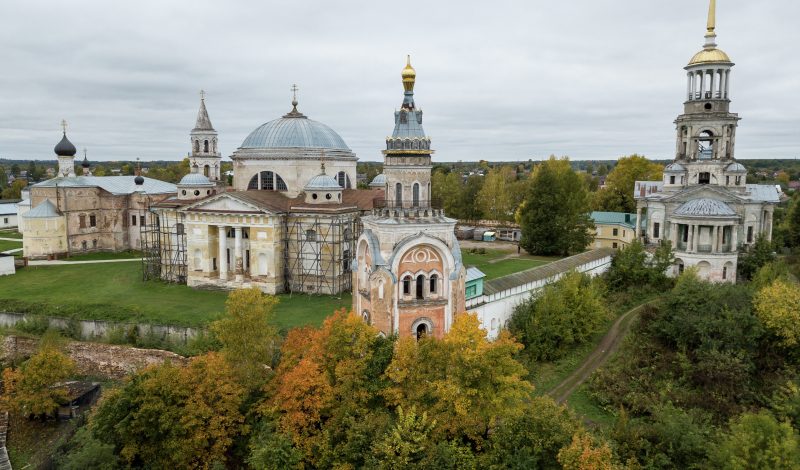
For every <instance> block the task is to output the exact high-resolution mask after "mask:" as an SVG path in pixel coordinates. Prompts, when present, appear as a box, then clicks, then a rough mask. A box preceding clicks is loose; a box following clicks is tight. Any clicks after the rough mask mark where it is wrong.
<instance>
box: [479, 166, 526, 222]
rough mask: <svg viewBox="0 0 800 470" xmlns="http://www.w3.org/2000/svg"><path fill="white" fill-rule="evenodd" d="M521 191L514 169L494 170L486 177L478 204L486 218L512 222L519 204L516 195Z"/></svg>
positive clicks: (503, 167) (501, 168)
mask: <svg viewBox="0 0 800 470" xmlns="http://www.w3.org/2000/svg"><path fill="white" fill-rule="evenodd" d="M520 189H521V188H520V184H518V183H517V181H516V172H515V171H514V168H513V167H510V166H502V167H498V168H493V169H491V170H489V172H488V173H487V174H486V176H485V177H484V182H483V187H482V188H481V190H480V191H479V192H478V199H477V201H476V202H477V204H478V206H479V207H480V209H481V212H482V213H483V214H484V217H485V218H487V219H493V220H512V219H513V218H514V211H515V210H516V208H517V205H518V204H519V200H518V198H517V197H516V194H517V193H519V190H520Z"/></svg>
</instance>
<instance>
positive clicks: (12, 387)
mask: <svg viewBox="0 0 800 470" xmlns="http://www.w3.org/2000/svg"><path fill="white" fill-rule="evenodd" d="M74 373H75V362H74V361H73V360H72V359H70V358H69V357H68V356H67V355H65V354H64V353H63V352H61V351H60V348H59V340H58V337H57V334H56V333H50V332H48V333H47V334H46V335H45V337H44V338H42V340H41V343H40V345H39V349H38V351H37V352H36V354H34V355H33V356H31V357H30V359H28V360H27V361H25V362H24V363H23V364H22V365H21V366H20V367H19V368H17V369H11V368H7V369H4V370H3V389H4V390H3V396H2V402H3V404H4V405H5V406H7V407H9V408H11V409H12V410H14V411H15V412H17V413H19V414H21V415H22V416H36V417H39V416H46V415H51V414H53V413H54V412H55V411H56V410H57V409H58V407H59V405H61V404H62V403H64V402H65V400H66V398H67V392H66V390H65V389H64V388H62V387H56V386H55V385H56V384H58V383H59V382H63V381H64V380H66V379H67V378H69V377H70V376H72V375H73V374H74Z"/></svg>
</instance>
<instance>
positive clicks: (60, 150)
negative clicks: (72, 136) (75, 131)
mask: <svg viewBox="0 0 800 470" xmlns="http://www.w3.org/2000/svg"><path fill="white" fill-rule="evenodd" d="M53 151H55V152H56V155H58V156H59V157H74V156H75V154H76V153H77V152H78V149H76V148H75V146H74V145H72V142H70V141H69V139H67V134H64V137H62V138H61V142H59V143H58V144H56V147H55V148H54V149H53Z"/></svg>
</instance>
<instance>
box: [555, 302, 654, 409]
mask: <svg viewBox="0 0 800 470" xmlns="http://www.w3.org/2000/svg"><path fill="white" fill-rule="evenodd" d="M652 302H653V300H649V301H647V302H645V303H643V304H641V305H639V306H637V307H634V308H632V309H630V310H628V311H627V312H625V313H624V314H622V315H621V316H620V317H619V318H617V321H615V322H614V324H613V325H611V329H610V330H608V333H606V335H605V336H604V337H603V339H602V340H601V341H600V344H598V345H597V347H596V348H595V350H594V351H592V352H591V354H589V356H587V357H586V359H585V360H584V361H583V363H582V364H581V365H580V366H579V367H578V368H577V369H575V371H574V372H573V373H572V374H570V375H569V377H567V378H566V379H564V380H563V381H562V382H561V383H560V384H558V385H556V386H555V387H553V389H552V390H550V391H549V392H547V394H548V395H550V396H551V397H553V399H554V400H555V401H556V402H557V403H564V402H565V401H566V400H567V399H568V398H569V396H570V395H572V392H574V391H575V390H576V389H577V388H578V387H579V386H580V385H581V384H583V383H584V382H585V381H586V379H588V378H589V376H590V375H592V372H594V371H595V370H597V369H598V368H599V367H600V366H602V365H603V364H605V362H606V361H607V360H608V359H609V358H610V357H611V356H612V355H613V354H614V352H615V351H616V350H617V348H619V345H620V343H622V340H623V338H625V335H626V334H627V333H628V330H630V327H631V323H633V320H634V319H635V318H636V314H638V313H639V311H640V310H641V309H642V308H643V307H644V306H645V305H648V304H650V303H652Z"/></svg>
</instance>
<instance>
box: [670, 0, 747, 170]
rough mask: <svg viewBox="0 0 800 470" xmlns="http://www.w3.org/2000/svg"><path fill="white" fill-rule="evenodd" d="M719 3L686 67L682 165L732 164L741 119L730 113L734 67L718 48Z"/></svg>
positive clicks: (679, 143) (678, 153) (680, 148)
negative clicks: (703, 41) (717, 21)
mask: <svg viewBox="0 0 800 470" xmlns="http://www.w3.org/2000/svg"><path fill="white" fill-rule="evenodd" d="M716 3H717V2H716V0H710V4H709V9H708V22H707V25H706V34H705V45H704V46H703V50H701V51H700V52H698V53H697V54H695V55H694V56H693V57H692V59H691V60H690V61H689V64H688V65H687V66H686V67H685V70H686V80H687V84H686V101H685V102H684V106H683V107H684V110H683V114H682V115H680V116H678V118H677V119H676V120H675V125H676V128H677V145H676V152H675V160H676V161H678V162H680V163H693V162H697V163H731V161H732V160H733V158H734V145H735V142H736V127H737V125H738V122H739V116H738V115H737V114H735V113H731V112H730V103H731V94H730V83H731V68H732V67H733V65H734V64H733V62H731V59H730V57H728V54H726V53H725V52H723V51H722V50H721V49H719V48H718V47H717V41H716V39H717V34H716V32H715V30H716ZM689 182H692V178H691V177H690V178H689ZM709 183H711V184H713V182H709Z"/></svg>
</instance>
